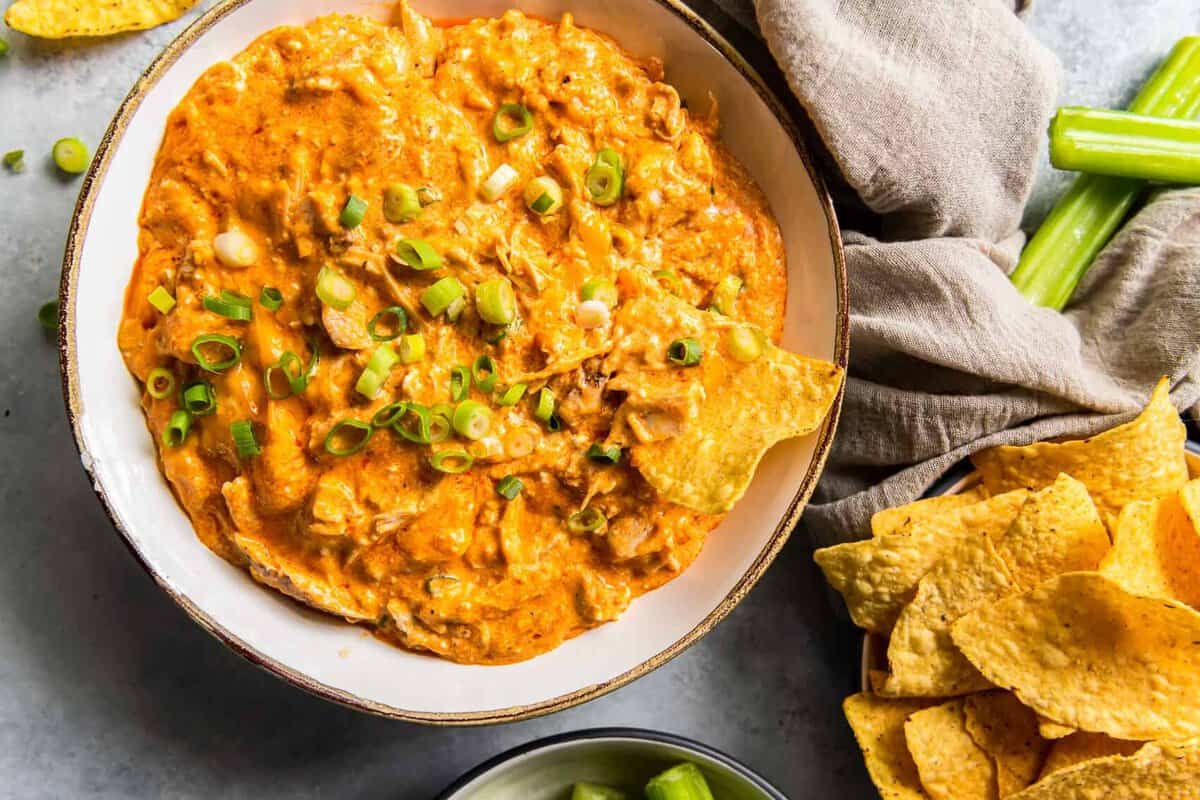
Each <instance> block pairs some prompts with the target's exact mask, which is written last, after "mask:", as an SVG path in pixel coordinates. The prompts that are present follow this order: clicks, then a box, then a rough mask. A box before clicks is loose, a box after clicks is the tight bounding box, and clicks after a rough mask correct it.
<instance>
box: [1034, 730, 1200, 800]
mask: <svg viewBox="0 0 1200 800" xmlns="http://www.w3.org/2000/svg"><path fill="white" fill-rule="evenodd" d="M1198 785H1200V749H1197V748H1196V746H1195V745H1194V744H1192V745H1171V744H1167V743H1165V742H1150V743H1148V744H1146V745H1144V746H1143V747H1142V748H1141V749H1140V750H1138V751H1137V752H1136V753H1134V754H1133V755H1129V756H1121V755H1114V756H1105V757H1103V758H1095V759H1092V760H1090V761H1084V762H1082V763H1079V764H1076V765H1074V766H1071V767H1067V768H1065V769H1060V770H1058V771H1056V772H1053V773H1051V774H1050V775H1049V776H1047V777H1045V778H1043V779H1042V780H1040V781H1038V782H1037V783H1035V784H1034V785H1033V786H1030V787H1029V788H1028V789H1026V790H1025V791H1023V792H1021V793H1019V794H1015V795H1013V800H1098V799H1099V798H1114V799H1115V798H1147V800H1194V798H1196V797H1197V796H1198V795H1197V792H1198V790H1197V786H1198Z"/></svg>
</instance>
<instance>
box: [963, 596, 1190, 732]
mask: <svg viewBox="0 0 1200 800" xmlns="http://www.w3.org/2000/svg"><path fill="white" fill-rule="evenodd" d="M950 633H951V637H952V638H953V640H954V643H955V644H956V645H958V647H959V649H960V650H961V651H962V653H963V655H965V656H966V657H967V658H968V659H969V660H970V661H971V663H972V664H974V665H975V667H976V668H977V669H978V670H979V671H980V672H982V673H983V674H984V676H986V677H987V678H988V679H989V680H990V681H992V682H993V683H995V684H996V685H997V686H1002V687H1005V688H1008V689H1011V690H1012V691H1014V692H1016V694H1017V697H1019V698H1020V699H1021V702H1023V703H1025V705H1027V706H1030V707H1031V708H1033V709H1034V710H1035V711H1037V712H1038V713H1040V714H1043V715H1045V716H1047V717H1049V718H1051V719H1053V720H1056V721H1058V722H1061V723H1062V724H1064V725H1071V726H1073V727H1076V728H1079V729H1080V730H1085V731H1093V732H1097V733H1107V734H1108V735H1109V736H1114V737H1116V738H1119V739H1170V740H1173V741H1179V740H1184V739H1190V738H1192V737H1195V736H1200V644H1197V643H1198V642H1200V614H1198V613H1196V612H1195V611H1193V610H1192V609H1191V608H1188V607H1187V606H1185V605H1183V604H1181V603H1176V602H1173V601H1169V600H1156V599H1152V598H1145V597H1138V596H1136V595H1132V594H1129V593H1128V592H1126V591H1125V590H1124V589H1122V588H1121V587H1120V586H1119V585H1117V584H1116V583H1115V582H1114V581H1112V580H1111V579H1109V578H1106V577H1104V576H1103V575H1100V574H1098V573H1094V572H1070V573H1067V574H1065V575H1060V576H1059V577H1057V578H1053V579H1051V580H1049V581H1047V582H1046V583H1043V584H1042V585H1040V586H1038V587H1037V588H1036V589H1034V590H1033V591H1031V592H1029V593H1027V594H1023V595H1016V596H1013V597H1008V598H1006V599H1004V600H1001V601H1000V602H998V603H995V604H993V605H990V606H984V607H981V608H978V609H976V610H974V611H972V612H970V613H969V614H966V615H965V616H963V617H962V618H960V619H959V620H958V621H957V622H955V623H954V624H953V625H952V626H951V628H950Z"/></svg>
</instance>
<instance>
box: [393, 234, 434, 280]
mask: <svg viewBox="0 0 1200 800" xmlns="http://www.w3.org/2000/svg"><path fill="white" fill-rule="evenodd" d="M396 258H398V259H400V260H401V261H403V262H404V263H405V264H407V265H408V266H410V267H412V268H413V269H415V270H417V271H418V272H430V271H431V270H435V269H441V267H442V264H443V263H444V262H443V261H442V256H441V254H440V253H438V251H437V250H434V249H433V245H431V244H430V243H429V242H427V241H425V240H424V239H401V240H400V241H398V242H396Z"/></svg>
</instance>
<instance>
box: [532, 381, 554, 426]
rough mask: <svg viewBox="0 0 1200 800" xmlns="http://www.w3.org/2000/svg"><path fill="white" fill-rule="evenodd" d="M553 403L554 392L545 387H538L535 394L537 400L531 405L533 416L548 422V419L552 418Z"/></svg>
mask: <svg viewBox="0 0 1200 800" xmlns="http://www.w3.org/2000/svg"><path fill="white" fill-rule="evenodd" d="M555 403H556V401H555V397H554V392H552V391H550V390H549V389H546V388H545V387H543V388H542V389H540V390H539V391H538V394H537V402H536V403H535V404H534V407H533V416H534V418H535V419H538V420H541V421H542V422H545V423H547V424H549V422H550V420H551V419H553V418H554V406H555Z"/></svg>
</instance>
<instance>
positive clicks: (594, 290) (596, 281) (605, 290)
mask: <svg viewBox="0 0 1200 800" xmlns="http://www.w3.org/2000/svg"><path fill="white" fill-rule="evenodd" d="M579 297H580V299H581V300H599V301H600V302H601V303H604V305H606V306H608V307H609V308H616V306H617V303H618V302H619V301H620V296H619V295H618V294H617V286H616V284H615V283H613V282H612V281H610V280H609V279H608V278H588V279H587V280H586V281H584V282H583V288H582V289H580V290H579Z"/></svg>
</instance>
